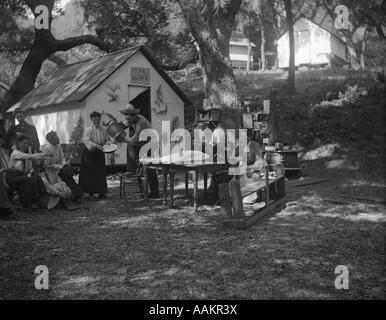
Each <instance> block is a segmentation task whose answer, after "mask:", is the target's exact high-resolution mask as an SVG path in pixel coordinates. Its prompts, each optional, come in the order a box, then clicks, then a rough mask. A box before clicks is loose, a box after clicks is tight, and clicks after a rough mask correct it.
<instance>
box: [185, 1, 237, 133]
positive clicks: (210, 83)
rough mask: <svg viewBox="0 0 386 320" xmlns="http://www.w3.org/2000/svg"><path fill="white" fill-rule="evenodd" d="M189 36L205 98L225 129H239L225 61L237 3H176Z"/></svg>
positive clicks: (230, 71) (232, 80)
mask: <svg viewBox="0 0 386 320" xmlns="http://www.w3.org/2000/svg"><path fill="white" fill-rule="evenodd" d="M178 3H179V5H180V8H181V10H182V13H183V15H184V17H185V21H186V22H187V25H188V26H189V27H190V30H191V33H192V36H193V38H194V40H195V41H196V43H197V45H198V46H199V55H200V63H201V67H202V74H203V80H204V87H205V95H206V98H207V99H211V100H212V101H213V103H214V106H215V107H217V108H220V109H222V112H221V113H220V122H221V124H222V125H223V126H224V127H225V128H234V129H237V128H240V127H241V124H242V121H241V104H240V99H239V94H238V88H237V85H236V80H235V76H234V73H233V69H232V64H231V60H230V58H229V41H230V37H231V33H232V27H233V25H234V22H235V17H236V14H237V12H238V11H239V8H240V4H241V0H221V1H220V0H214V1H202V0H194V1H193V0H178Z"/></svg>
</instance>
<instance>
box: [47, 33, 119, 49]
mask: <svg viewBox="0 0 386 320" xmlns="http://www.w3.org/2000/svg"><path fill="white" fill-rule="evenodd" d="M86 43H88V44H92V45H94V46H96V47H98V48H99V49H101V50H102V51H105V52H111V51H114V50H117V49H118V48H116V47H115V46H113V45H111V44H109V43H106V42H103V41H102V40H100V39H99V38H97V37H95V36H93V35H84V36H78V37H70V38H67V39H63V40H56V39H55V40H54V42H53V44H52V47H51V49H52V52H57V51H67V50H70V49H72V48H75V47H77V46H80V45H82V44H86Z"/></svg>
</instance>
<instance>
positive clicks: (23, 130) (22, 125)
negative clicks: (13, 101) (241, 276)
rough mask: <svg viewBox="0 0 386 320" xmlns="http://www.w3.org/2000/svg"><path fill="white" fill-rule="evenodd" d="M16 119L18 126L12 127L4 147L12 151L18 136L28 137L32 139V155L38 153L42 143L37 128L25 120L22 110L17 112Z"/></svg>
mask: <svg viewBox="0 0 386 320" xmlns="http://www.w3.org/2000/svg"><path fill="white" fill-rule="evenodd" d="M15 118H16V120H17V121H18V124H17V125H12V126H11V127H10V128H9V129H8V130H7V132H6V133H5V135H4V138H3V147H4V148H6V149H8V150H11V149H12V147H13V146H14V145H15V144H16V138H17V136H18V135H21V134H23V135H26V136H28V137H29V138H30V141H31V146H32V153H37V152H39V150H40V143H39V137H38V133H37V131H36V128H35V126H33V125H32V124H29V123H28V122H27V121H26V120H25V112H24V111H23V110H21V109H16V110H15Z"/></svg>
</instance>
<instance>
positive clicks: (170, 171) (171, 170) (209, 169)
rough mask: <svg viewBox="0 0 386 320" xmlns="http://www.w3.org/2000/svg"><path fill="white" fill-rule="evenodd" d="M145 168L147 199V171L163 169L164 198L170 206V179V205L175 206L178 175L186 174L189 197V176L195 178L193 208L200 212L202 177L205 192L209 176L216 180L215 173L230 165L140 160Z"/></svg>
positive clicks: (206, 162) (186, 192) (207, 162)
mask: <svg viewBox="0 0 386 320" xmlns="http://www.w3.org/2000/svg"><path fill="white" fill-rule="evenodd" d="M140 161H141V163H142V165H143V166H144V170H143V171H144V179H145V181H144V188H145V190H144V194H145V199H146V195H147V194H148V177H147V173H146V172H147V170H146V169H161V170H162V175H163V186H162V189H163V198H164V204H165V205H167V204H168V178H169V184H170V205H171V207H173V206H174V184H175V175H176V173H182V174H185V195H186V196H187V195H188V190H189V174H192V177H193V207H194V210H195V211H198V181H199V178H200V175H203V178H204V191H205V192H206V191H207V189H208V174H209V173H213V175H212V179H214V178H215V176H216V175H215V173H216V172H220V171H224V170H228V168H229V165H227V164H218V163H215V162H213V161H205V160H204V161H180V162H178V163H173V162H172V161H167V162H165V161H162V160H160V159H152V160H140Z"/></svg>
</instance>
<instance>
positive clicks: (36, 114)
mask: <svg viewBox="0 0 386 320" xmlns="http://www.w3.org/2000/svg"><path fill="white" fill-rule="evenodd" d="M84 105H85V104H84V103H79V102H73V103H67V104H64V105H62V106H59V107H58V106H55V107H48V108H44V109H37V110H31V111H29V112H28V115H27V118H26V119H27V121H28V122H29V123H31V124H33V125H34V126H35V127H36V131H37V133H38V136H39V141H40V144H41V145H44V144H46V143H47V141H46V138H45V137H46V135H47V133H48V132H50V131H51V130H52V131H56V132H57V133H58V136H59V138H60V142H61V143H69V142H70V137H71V133H72V131H73V129H74V127H75V125H76V123H77V121H78V119H79V116H82V117H83V119H85V114H84Z"/></svg>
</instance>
